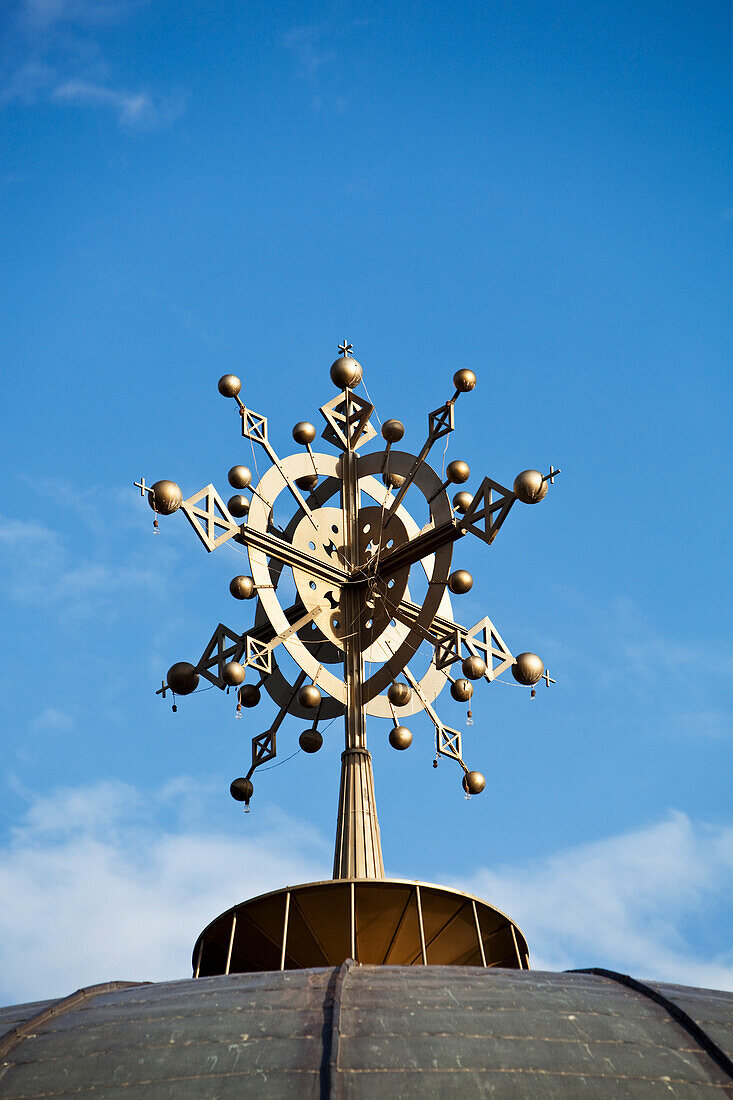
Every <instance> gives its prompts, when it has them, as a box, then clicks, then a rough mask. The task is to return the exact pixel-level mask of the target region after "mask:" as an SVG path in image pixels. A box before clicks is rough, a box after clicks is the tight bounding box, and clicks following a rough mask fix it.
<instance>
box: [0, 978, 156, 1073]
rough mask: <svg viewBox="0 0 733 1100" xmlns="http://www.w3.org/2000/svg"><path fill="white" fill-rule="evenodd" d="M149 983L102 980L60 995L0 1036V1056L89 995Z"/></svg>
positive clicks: (112, 991)
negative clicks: (66, 995)
mask: <svg viewBox="0 0 733 1100" xmlns="http://www.w3.org/2000/svg"><path fill="white" fill-rule="evenodd" d="M151 984H152V983H151V982H102V983H101V984H100V985H87V986H83V987H82V988H81V989H77V990H76V992H75V993H71V994H70V995H69V996H68V997H61V998H60V999H59V1000H58V1001H54V1002H53V1004H51V1005H49V1006H48V1007H47V1008H44V1009H42V1010H41V1011H40V1012H36V1013H35V1015H33V1016H29V1017H28V1019H27V1020H24V1021H23V1023H22V1024H18V1026H17V1027H13V1028H11V1029H10V1030H9V1031H6V1033H5V1034H4V1035H2V1036H0V1058H4V1057H5V1056H6V1055H7V1054H9V1053H10V1051H11V1050H12V1049H13V1047H14V1046H17V1044H18V1043H19V1042H21V1040H22V1039H25V1038H27V1037H28V1036H30V1035H33V1033H34V1032H35V1031H36V1029H37V1028H39V1027H41V1026H42V1025H43V1024H45V1023H46V1022H47V1021H48V1020H53V1019H54V1017H56V1016H60V1015H61V1014H62V1013H63V1012H68V1011H69V1010H70V1009H72V1008H75V1007H76V1006H77V1005H79V1004H82V1003H83V1002H84V1001H86V1000H88V998H90V997H97V996H99V994H101V993H114V992H116V991H117V990H120V989H131V988H133V987H136V986H141V985H151Z"/></svg>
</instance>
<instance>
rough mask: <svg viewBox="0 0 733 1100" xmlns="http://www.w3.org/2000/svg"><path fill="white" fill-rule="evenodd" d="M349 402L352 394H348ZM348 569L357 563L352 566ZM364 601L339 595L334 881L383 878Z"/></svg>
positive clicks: (348, 507) (348, 460)
mask: <svg viewBox="0 0 733 1100" xmlns="http://www.w3.org/2000/svg"><path fill="white" fill-rule="evenodd" d="M346 394H347V401H348V398H349V396H350V391H349V390H346ZM357 461H358V459H357V454H356V451H354V450H352V449H350V448H349V449H347V450H345V451H344V453H343V455H342V477H343V480H342V486H343V488H342V493H341V507H342V509H343V512H344V533H345V535H346V540H345V541H346V546H347V547H348V548H349V552H350V553H351V554H354V555H355V554H356V553H358V547H359V479H358V472H357ZM351 564H352V566H353V565H355V564H356V563H355V562H353V561H352V562H351ZM361 604H362V601H361V598H360V595H359V593H358V592H357V591H355V590H354V589H353V588H351V587H350V586H348V585H347V586H346V587H345V588H344V590H343V610H344V614H345V619H346V637H345V640H344V679H345V683H346V714H345V716H344V727H345V747H344V752H343V753H342V755H341V788H340V792H339V809H338V821H337V825H336V850H335V852H334V860H333V877H334V878H384V862H383V860H382V841H381V837H380V834H379V821H378V820H377V806H376V800H375V797H374V775H373V772H372V757H371V753H370V752H369V751H368V749H367V747H366V716H365V710H364V705H363V700H362V684H363V682H364V660H363V657H362V642H361V637H360V628H361V621H360V620H361V611H362V606H361Z"/></svg>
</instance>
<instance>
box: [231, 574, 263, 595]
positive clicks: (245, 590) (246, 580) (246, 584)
mask: <svg viewBox="0 0 733 1100" xmlns="http://www.w3.org/2000/svg"><path fill="white" fill-rule="evenodd" d="M229 591H230V592H231V594H232V595H233V596H234V599H235V600H251V599H252V597H253V596H255V595H256V594H257V589H256V588H255V582H254V581H253V580H252V578H251V577H243V576H239V577H232V579H231V580H230V582H229Z"/></svg>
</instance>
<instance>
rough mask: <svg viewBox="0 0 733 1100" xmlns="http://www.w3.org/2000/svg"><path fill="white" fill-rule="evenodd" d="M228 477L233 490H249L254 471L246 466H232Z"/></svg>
mask: <svg viewBox="0 0 733 1100" xmlns="http://www.w3.org/2000/svg"><path fill="white" fill-rule="evenodd" d="M227 476H228V478H229V484H230V485H231V487H232V489H247V488H248V487H249V486H250V485H251V484H252V471H251V470H248V469H247V467H246V466H232V468H231V470H230V471H229V474H228V475H227Z"/></svg>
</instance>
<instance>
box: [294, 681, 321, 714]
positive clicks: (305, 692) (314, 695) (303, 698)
mask: <svg viewBox="0 0 733 1100" xmlns="http://www.w3.org/2000/svg"><path fill="white" fill-rule="evenodd" d="M298 702H299V703H300V705H301V707H306V708H307V709H308V710H315V708H316V707H319V706H320V705H321V693H320V691H319V690H318V688H317V687H316V685H315V684H303V686H302V688H301V689H300V691H299V692H298Z"/></svg>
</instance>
